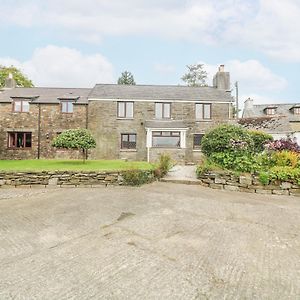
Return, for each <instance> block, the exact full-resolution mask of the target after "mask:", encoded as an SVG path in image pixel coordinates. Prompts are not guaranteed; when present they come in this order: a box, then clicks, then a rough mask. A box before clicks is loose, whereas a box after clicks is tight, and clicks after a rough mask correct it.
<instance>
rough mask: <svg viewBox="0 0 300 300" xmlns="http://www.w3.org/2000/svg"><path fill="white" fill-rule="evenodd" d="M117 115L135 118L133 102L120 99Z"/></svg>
mask: <svg viewBox="0 0 300 300" xmlns="http://www.w3.org/2000/svg"><path fill="white" fill-rule="evenodd" d="M117 117H118V118H124V119H132V118H133V102H132V101H118V103H117Z"/></svg>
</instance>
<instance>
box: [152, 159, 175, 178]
mask: <svg viewBox="0 0 300 300" xmlns="http://www.w3.org/2000/svg"><path fill="white" fill-rule="evenodd" d="M171 167H172V162H171V157H170V155H168V154H161V155H160V157H159V163H158V166H157V168H156V171H155V175H156V176H157V177H158V178H161V177H164V176H165V175H167V173H168V171H169V170H170V168H171Z"/></svg>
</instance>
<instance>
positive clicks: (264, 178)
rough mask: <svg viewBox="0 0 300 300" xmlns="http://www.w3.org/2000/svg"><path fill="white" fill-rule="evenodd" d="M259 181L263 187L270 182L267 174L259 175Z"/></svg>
mask: <svg viewBox="0 0 300 300" xmlns="http://www.w3.org/2000/svg"><path fill="white" fill-rule="evenodd" d="M259 181H260V182H261V183H262V184H263V185H268V184H269V182H270V178H269V173H268V172H261V173H260V174H259Z"/></svg>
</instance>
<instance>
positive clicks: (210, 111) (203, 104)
mask: <svg viewBox="0 0 300 300" xmlns="http://www.w3.org/2000/svg"><path fill="white" fill-rule="evenodd" d="M198 105H201V106H202V114H201V117H200V118H198V117H197V106H198ZM205 106H208V107H209V118H205V109H204V107H205ZM195 119H196V120H211V119H212V103H208V102H207V103H195Z"/></svg>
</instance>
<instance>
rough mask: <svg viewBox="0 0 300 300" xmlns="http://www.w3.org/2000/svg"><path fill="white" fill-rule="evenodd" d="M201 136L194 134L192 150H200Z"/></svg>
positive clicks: (200, 134)
mask: <svg viewBox="0 0 300 300" xmlns="http://www.w3.org/2000/svg"><path fill="white" fill-rule="evenodd" d="M203 136H204V134H203V133H197V134H194V149H201V141H202V138H203Z"/></svg>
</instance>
